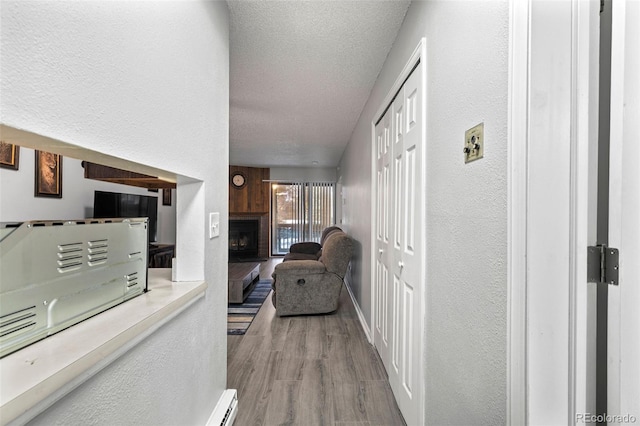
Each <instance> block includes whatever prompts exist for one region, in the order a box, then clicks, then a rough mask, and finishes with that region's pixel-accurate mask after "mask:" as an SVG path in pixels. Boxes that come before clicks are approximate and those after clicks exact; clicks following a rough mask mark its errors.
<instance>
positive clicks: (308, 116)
mask: <svg viewBox="0 0 640 426" xmlns="http://www.w3.org/2000/svg"><path fill="white" fill-rule="evenodd" d="M409 3H410V1H408V0H393V1H384V0H375V1H362V0H360V1H336V0H333V1H320V0H312V1H301V0H288V1H274V0H266V1H265V0H262V1H247V0H227V4H228V5H229V13H230V18H231V28H230V94H229V97H230V100H229V103H230V124H229V127H230V129H229V132H230V135H229V140H230V147H229V162H230V164H232V165H244V166H256V167H276V166H302V167H335V166H337V165H338V162H339V161H340V157H341V156H342V152H343V151H344V148H345V146H346V144H347V142H348V141H349V138H350V137H351V133H352V131H353V128H354V127H355V124H356V122H357V120H358V118H359V116H360V113H361V111H362V108H363V107H364V104H365V102H366V100H367V98H368V97H369V93H370V92H371V88H372V87H373V84H374V82H375V80H376V78H377V76H378V73H379V72H380V69H381V68H382V65H383V63H384V61H385V59H386V57H387V54H388V53H389V50H390V48H391V46H392V45H393V42H394V40H395V38H396V34H397V33H398V29H399V28H400V25H401V24H402V21H403V19H404V16H405V13H406V11H407V8H408V6H409ZM314 162H317V164H316V163H314Z"/></svg>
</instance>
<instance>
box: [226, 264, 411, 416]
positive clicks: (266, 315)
mask: <svg viewBox="0 0 640 426" xmlns="http://www.w3.org/2000/svg"><path fill="white" fill-rule="evenodd" d="M279 261H280V259H270V260H269V261H267V262H263V263H262V265H261V270H260V276H261V278H266V277H269V276H270V275H271V272H272V271H273V268H275V265H276V264H277V263H279ZM270 298H271V296H270V295H269V296H268V298H267V300H266V301H265V303H264V304H263V305H262V308H261V309H260V312H258V315H257V316H256V318H255V319H254V321H253V323H252V324H251V326H250V327H249V330H248V331H247V333H246V334H245V335H244V336H228V350H227V354H228V383H227V385H228V387H229V388H231V389H237V390H238V399H239V403H238V416H237V417H236V421H235V424H236V425H238V426H245V425H256V426H258V425H261V426H262V425H264V426H271V425H301V426H307V425H331V426H356V425H357V426H372V425H385V426H394V425H404V421H403V419H402V416H401V414H400V412H399V410H398V407H397V404H396V402H395V399H394V397H393V394H392V393H391V389H390V387H389V384H388V382H387V378H386V372H385V370H384V367H383V366H382V363H381V361H380V359H379V357H378V355H377V353H376V351H375V350H374V348H373V347H372V346H371V345H370V344H369V343H368V342H367V340H366V337H365V335H364V332H363V330H362V327H361V325H360V323H359V320H358V317H357V314H356V311H355V309H354V307H353V304H352V303H351V300H350V298H349V295H348V292H347V291H346V290H345V289H343V291H342V293H341V297H340V307H339V309H338V311H337V312H336V313H334V314H331V315H314V316H298V317H282V318H281V317H278V316H277V315H276V312H275V308H274V307H273V305H272V303H271V299H270Z"/></svg>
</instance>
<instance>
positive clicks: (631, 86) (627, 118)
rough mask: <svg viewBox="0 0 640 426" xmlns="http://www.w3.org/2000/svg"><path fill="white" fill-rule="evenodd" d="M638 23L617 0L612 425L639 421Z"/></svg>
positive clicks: (637, 10)
mask: <svg viewBox="0 0 640 426" xmlns="http://www.w3.org/2000/svg"><path fill="white" fill-rule="evenodd" d="M639 19H640V3H638V2H637V1H635V0H622V1H613V2H612V34H611V39H612V45H611V133H610V171H609V245H610V246H611V247H615V248H618V249H620V277H619V283H620V284H619V285H618V286H610V287H609V309H608V311H609V315H608V348H607V358H608V360H609V362H608V371H607V372H608V380H607V381H608V386H607V388H608V389H607V413H608V414H609V415H610V416H612V418H611V419H610V421H609V424H622V423H625V420H624V416H627V419H628V420H627V422H633V423H635V422H637V421H638V420H639V419H640V362H639V361H638V360H640V342H639V341H638V333H639V327H638V324H640V312H639V310H638V304H639V303H640V287H639V284H640V262H639V260H640V225H639V224H638V217H640V172H638V162H640V148H639V147H638V142H637V138H638V136H637V135H638V133H639V132H640V122H639V121H638V117H640V82H639V81H638V75H640V74H639V73H640V60H639V58H638V52H639V51H640V50H639V49H640V29H638V26H637V22H638V20H639ZM615 415H618V416H622V418H617V419H616V418H614V417H613V416H615Z"/></svg>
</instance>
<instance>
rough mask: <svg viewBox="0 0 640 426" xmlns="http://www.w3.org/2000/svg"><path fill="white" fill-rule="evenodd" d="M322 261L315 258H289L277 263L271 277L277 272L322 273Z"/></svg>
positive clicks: (323, 269) (323, 268)
mask: <svg viewBox="0 0 640 426" xmlns="http://www.w3.org/2000/svg"><path fill="white" fill-rule="evenodd" d="M326 270H327V269H326V267H325V266H324V263H322V262H319V261H317V260H290V261H288V262H282V263H278V264H277V265H276V267H275V270H274V271H273V277H274V278H275V276H276V275H277V274H282V275H286V274H298V275H299V274H323V273H324V272H325V271H326Z"/></svg>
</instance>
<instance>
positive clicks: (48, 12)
mask: <svg viewBox="0 0 640 426" xmlns="http://www.w3.org/2000/svg"><path fill="white" fill-rule="evenodd" d="M0 13H1V31H2V34H1V39H0V40H1V41H0V43H1V45H0V48H1V53H2V55H1V56H2V76H1V77H2V78H1V79H0V92H1V93H2V98H1V100H0V109H1V112H2V115H1V120H2V123H3V124H6V125H8V126H12V127H14V128H18V129H24V130H28V131H30V132H34V133H37V134H40V135H44V136H47V137H50V138H53V139H56V140H60V141H63V142H66V143H69V144H73V145H76V146H79V147H81V148H86V149H90V150H93V151H96V152H99V153H105V154H109V155H113V156H117V157H121V158H124V159H126V160H129V161H131V162H135V163H140V164H144V165H149V166H152V167H155V168H159V169H164V170H168V171H170V172H173V173H175V174H177V175H178V177H179V179H178V182H179V188H178V193H177V195H178V198H180V199H179V200H178V204H179V205H178V206H177V210H178V218H177V222H178V223H177V227H178V231H177V232H178V234H177V236H176V237H177V245H178V247H177V255H178V260H180V259H181V257H182V259H185V255H186V254H190V253H192V252H194V251H190V250H182V251H181V248H182V247H184V248H190V247H196V250H195V253H197V254H198V255H197V256H196V261H195V263H196V264H202V265H204V267H203V268H200V269H198V268H196V270H194V271H191V272H192V273H193V274H195V275H196V276H199V277H201V278H204V279H205V280H206V281H207V283H208V286H209V287H208V290H207V293H206V297H205V298H204V299H203V300H201V301H199V302H197V303H195V304H194V305H193V306H192V307H190V308H189V309H188V310H187V311H186V312H184V313H182V314H181V315H179V316H178V317H177V318H175V319H173V320H172V321H171V322H170V323H169V324H167V325H165V326H163V327H162V328H161V329H159V330H158V331H156V332H155V333H154V334H153V335H151V336H150V337H149V338H147V339H146V340H145V341H143V342H142V343H141V344H140V345H138V346H137V347H135V348H133V349H132V350H131V351H129V352H128V353H127V354H125V355H123V356H122V357H121V358H120V359H118V360H117V361H115V362H114V363H113V364H112V365H110V366H109V367H108V368H107V369H105V370H103V371H102V372H100V373H99V374H98V375H96V376H94V377H92V378H91V379H89V380H88V381H87V382H85V383H84V384H83V385H82V386H81V387H80V388H78V389H76V390H75V391H74V392H72V393H71V394H69V395H67V396H66V397H65V398H63V399H61V400H60V401H58V402H57V403H56V404H55V405H54V406H52V407H51V408H50V409H48V410H47V411H45V412H44V413H42V414H41V415H40V416H39V417H37V418H36V419H35V420H34V423H35V424H60V423H64V424H87V423H99V424H124V423H129V424H132V423H137V424H205V422H206V420H207V418H208V416H209V415H210V414H211V411H212V410H213V408H214V406H215V404H216V402H217V401H218V398H219V397H220V395H221V394H222V391H223V390H224V389H225V388H226V325H225V324H226V297H224V294H226V287H227V237H226V235H227V229H226V226H227V225H226V223H227V219H228V192H227V191H228V184H227V181H228V160H227V159H228V155H229V151H228V134H229V127H228V121H229V39H228V34H229V23H228V11H227V6H226V3H224V2H206V1H171V2H166V1H151V2H147V1H127V2H48V1H42V2H40V1H30V2H25V1H3V2H2V8H1V10H0ZM23 161H28V160H26V159H23ZM184 177H188V178H189V179H186V178H184ZM187 181H190V182H201V183H196V184H195V185H187V184H185V187H188V188H187V191H182V195H181V191H180V185H181V184H182V183H183V182H187ZM191 186H194V187H195V186H197V188H198V190H197V191H192V190H191ZM190 195H193V196H191V197H190ZM4 198H5V195H4V193H3V194H2V202H3V203H4V202H5V199H4ZM209 211H217V212H220V213H221V215H220V223H221V226H222V229H221V233H220V234H221V237H220V238H216V239H213V240H209V239H205V236H204V232H199V231H200V230H204V217H205V212H209ZM183 212H188V215H186V214H185V215H186V216H189V218H190V220H193V221H189V222H187V221H185V222H184V223H182V220H183V216H184V215H183V214H182V213H183ZM194 229H195V230H197V231H198V232H190V230H194ZM198 247H201V248H202V249H201V251H200V252H199V251H198V250H199V249H197V248H198ZM187 261H190V259H187ZM177 285H179V284H177Z"/></svg>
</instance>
